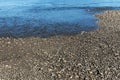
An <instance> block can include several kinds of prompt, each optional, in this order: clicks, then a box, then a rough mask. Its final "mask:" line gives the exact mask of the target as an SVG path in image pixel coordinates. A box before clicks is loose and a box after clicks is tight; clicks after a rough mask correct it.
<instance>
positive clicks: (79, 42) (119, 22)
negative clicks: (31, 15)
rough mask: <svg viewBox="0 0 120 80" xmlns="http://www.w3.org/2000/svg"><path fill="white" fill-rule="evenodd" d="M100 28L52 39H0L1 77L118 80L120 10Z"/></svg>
mask: <svg viewBox="0 0 120 80" xmlns="http://www.w3.org/2000/svg"><path fill="white" fill-rule="evenodd" d="M96 16H97V17H98V18H99V19H100V20H99V22H98V23H99V25H100V27H99V29H97V30H96V31H92V32H84V31H83V32H81V33H80V34H77V35H65V36H54V37H50V38H39V37H29V38H12V37H10V38H4V37H1V38H0V80H119V79H120V11H106V12H105V13H103V14H100V15H96Z"/></svg>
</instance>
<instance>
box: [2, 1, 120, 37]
mask: <svg viewBox="0 0 120 80" xmlns="http://www.w3.org/2000/svg"><path fill="white" fill-rule="evenodd" d="M119 5H120V0H100V1H97V0H20V1H18V0H5V1H4V0H0V36H4V37H6V36H13V37H31V36H39V37H48V36H54V35H64V34H74V33H79V32H81V31H90V30H95V29H96V28H97V27H98V25H97V23H96V22H97V18H96V17H94V15H95V14H96V13H100V12H101V11H105V10H114V9H119V7H120V6H119Z"/></svg>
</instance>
